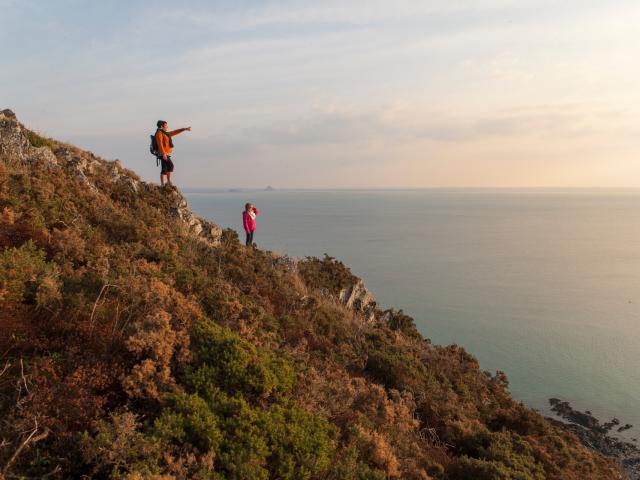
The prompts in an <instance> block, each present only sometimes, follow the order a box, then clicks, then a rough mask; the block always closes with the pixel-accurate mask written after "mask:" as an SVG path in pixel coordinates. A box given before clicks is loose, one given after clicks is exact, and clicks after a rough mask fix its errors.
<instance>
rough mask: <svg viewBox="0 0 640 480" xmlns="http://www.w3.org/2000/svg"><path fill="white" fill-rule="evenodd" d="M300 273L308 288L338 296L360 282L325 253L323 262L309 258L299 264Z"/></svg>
mask: <svg viewBox="0 0 640 480" xmlns="http://www.w3.org/2000/svg"><path fill="white" fill-rule="evenodd" d="M298 272H299V273H300V276H301V277H302V279H303V280H304V282H305V283H306V284H307V286H308V287H310V288H312V289H315V290H322V291H326V292H327V293H331V294H334V295H337V294H339V293H340V291H341V290H342V289H344V288H347V287H350V286H351V285H353V284H354V283H356V282H357V281H358V278H357V277H356V276H355V275H353V274H352V273H351V270H349V268H348V267H347V266H346V265H345V264H344V263H342V262H340V261H338V260H336V259H335V258H333V257H330V256H329V255H327V254H326V253H325V255H324V257H323V258H322V260H320V259H319V258H316V257H307V258H306V259H305V260H304V261H302V262H299V263H298Z"/></svg>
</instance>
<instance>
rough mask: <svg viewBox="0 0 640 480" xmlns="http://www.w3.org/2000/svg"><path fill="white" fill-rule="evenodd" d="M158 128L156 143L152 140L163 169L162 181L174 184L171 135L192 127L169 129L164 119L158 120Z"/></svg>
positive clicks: (189, 129) (161, 172)
mask: <svg viewBox="0 0 640 480" xmlns="http://www.w3.org/2000/svg"><path fill="white" fill-rule="evenodd" d="M157 125H158V129H157V130H156V134H155V145H153V142H152V147H151V149H152V151H153V148H154V146H155V155H156V157H157V158H158V160H160V164H161V165H162V170H161V171H160V183H161V184H162V186H163V187H164V186H165V185H166V184H167V183H168V184H169V185H173V182H172V177H173V161H172V160H171V153H172V152H173V141H172V140H171V137H173V136H174V135H178V134H179V133H182V132H185V131H186V132H190V131H191V127H186V128H179V129H177V130H172V131H169V125H168V124H167V122H165V121H164V120H158V123H157Z"/></svg>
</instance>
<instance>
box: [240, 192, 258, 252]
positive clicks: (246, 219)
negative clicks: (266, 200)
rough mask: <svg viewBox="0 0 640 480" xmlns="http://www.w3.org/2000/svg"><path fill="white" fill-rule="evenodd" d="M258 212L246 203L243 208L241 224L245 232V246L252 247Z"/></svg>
mask: <svg viewBox="0 0 640 480" xmlns="http://www.w3.org/2000/svg"><path fill="white" fill-rule="evenodd" d="M259 213H260V212H259V211H258V209H257V208H256V207H254V206H253V204H251V203H247V204H246V205H245V206H244V212H242V224H243V226H244V231H245V232H247V242H246V244H245V245H247V246H249V245H253V232H255V230H256V217H257V216H258V214H259Z"/></svg>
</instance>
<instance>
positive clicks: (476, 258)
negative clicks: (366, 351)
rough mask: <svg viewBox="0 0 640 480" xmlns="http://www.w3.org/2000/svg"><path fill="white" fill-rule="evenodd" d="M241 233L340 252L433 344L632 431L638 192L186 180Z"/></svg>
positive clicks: (297, 252)
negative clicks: (252, 213)
mask: <svg viewBox="0 0 640 480" xmlns="http://www.w3.org/2000/svg"><path fill="white" fill-rule="evenodd" d="M185 193H186V197H187V199H188V202H189V204H190V206H191V208H192V209H193V210H194V211H195V212H197V213H198V214H199V215H201V216H203V217H205V218H207V219H210V220H212V221H214V222H216V223H217V224H219V225H221V226H222V227H228V228H233V229H235V230H237V231H238V232H239V235H240V236H241V239H242V240H244V234H243V231H242V217H241V214H242V210H243V208H244V204H245V203H246V202H252V203H254V204H255V205H256V206H257V207H258V208H259V210H260V215H259V217H258V219H257V223H258V226H257V230H256V234H255V238H254V241H255V242H256V244H257V245H258V246H259V247H260V248H263V249H268V250H273V251H276V252H280V253H287V254H289V255H293V256H298V257H304V256H322V255H324V254H325V253H326V254H328V255H331V256H332V257H335V258H337V259H340V260H342V261H343V262H345V263H346V264H347V265H348V266H349V267H350V268H351V269H352V271H353V272H354V273H355V274H356V275H358V276H359V277H361V278H362V279H363V280H364V282H365V284H366V285H367V287H368V288H369V289H370V290H371V291H372V293H373V294H374V295H375V296H376V298H377V299H378V301H379V303H380V304H381V305H382V306H383V307H384V308H390V307H393V308H397V309H402V310H404V312H405V313H407V314H409V315H411V316H412V317H413V318H414V319H415V322H416V325H417V327H418V330H419V331H420V333H422V334H423V335H424V336H425V337H427V338H430V339H431V340H432V341H433V342H434V343H437V344H442V345H447V344H458V345H461V346H463V347H464V348H465V349H466V350H467V351H469V352H470V353H472V354H473V355H474V356H475V357H476V358H478V360H479V362H480V365H481V368H482V369H484V370H489V371H491V372H495V371H497V370H501V371H504V372H505V373H506V374H507V376H508V378H509V385H510V390H511V392H512V394H513V396H514V398H515V399H517V400H519V401H522V402H524V403H525V404H527V405H529V406H531V407H533V408H535V409H538V410H539V411H541V412H542V413H543V414H549V405H548V399H549V398H550V397H557V398H560V399H563V400H567V401H569V402H570V403H571V404H572V406H574V407H575V408H578V409H581V410H589V411H591V412H592V413H593V414H594V415H595V416H596V417H598V418H600V419H601V420H603V421H605V420H609V419H611V418H612V417H616V418H618V419H619V420H620V421H621V423H622V424H623V425H624V424H625V423H631V424H633V425H634V428H632V429H631V430H628V431H627V432H625V433H624V434H623V436H624V437H626V438H635V437H636V436H637V437H640V428H639V427H640V191H638V190H549V189H532V190H517V189H515V190H511V189H509V190H482V189H480V190H467V189H452V190H443V189H426V190H275V191H265V190H188V191H186V192H185Z"/></svg>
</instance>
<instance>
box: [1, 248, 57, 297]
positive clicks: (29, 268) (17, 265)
mask: <svg viewBox="0 0 640 480" xmlns="http://www.w3.org/2000/svg"><path fill="white" fill-rule="evenodd" d="M58 276H59V272H58V269H57V267H56V266H55V265H53V264H49V263H47V262H46V261H45V252H44V251H43V250H40V249H39V248H38V247H36V245H35V244H34V243H33V242H32V241H31V240H29V241H28V242H27V243H25V244H24V245H22V246H21V247H19V248H9V249H6V250H4V251H3V252H1V253H0V301H2V300H5V301H13V302H25V303H29V304H37V305H44V304H47V303H49V302H51V301H54V300H57V299H58V298H60V285H59V280H58Z"/></svg>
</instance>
